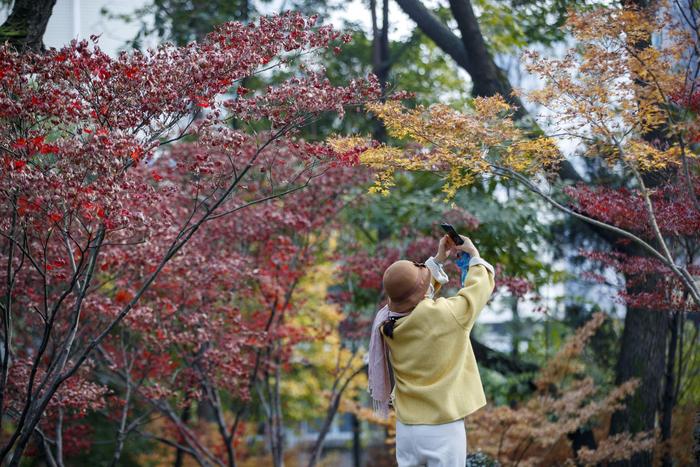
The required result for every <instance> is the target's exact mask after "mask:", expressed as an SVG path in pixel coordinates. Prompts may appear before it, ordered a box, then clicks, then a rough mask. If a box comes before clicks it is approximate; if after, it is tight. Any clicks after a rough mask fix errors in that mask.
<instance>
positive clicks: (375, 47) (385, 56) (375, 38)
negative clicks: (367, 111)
mask: <svg viewBox="0 0 700 467" xmlns="http://www.w3.org/2000/svg"><path fill="white" fill-rule="evenodd" d="M370 13H371V16H372V72H373V73H374V74H375V75H376V76H377V79H378V80H379V84H380V86H381V87H382V94H383V93H384V91H386V84H387V81H388V79H389V70H390V69H391V62H390V60H389V0H382V25H381V27H379V18H378V15H377V0H370ZM373 136H374V139H376V140H377V141H382V142H385V141H386V128H384V124H383V123H382V122H381V121H380V120H379V119H377V118H375V119H374V130H373Z"/></svg>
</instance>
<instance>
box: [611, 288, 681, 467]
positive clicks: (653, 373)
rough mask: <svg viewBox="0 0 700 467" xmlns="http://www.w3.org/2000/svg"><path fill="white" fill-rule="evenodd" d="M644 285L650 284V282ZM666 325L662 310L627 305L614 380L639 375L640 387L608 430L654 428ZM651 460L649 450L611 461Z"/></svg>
mask: <svg viewBox="0 0 700 467" xmlns="http://www.w3.org/2000/svg"><path fill="white" fill-rule="evenodd" d="M645 285H646V286H647V287H653V282H647V284H645ZM639 290H640V289H639V288H637V287H635V288H634V289H633V290H629V289H628V292H629V293H635V292H639ZM667 329H668V314H667V313H666V312H664V311H663V310H659V311H650V310H645V309H638V308H628V309H627V315H626V317H625V330H624V331H623V334H622V342H621V345H620V354H619V358H618V362H617V370H616V381H615V382H616V383H617V384H622V383H624V382H625V381H627V380H629V379H631V378H638V379H639V387H638V388H637V391H636V392H635V393H634V394H633V395H632V396H631V397H630V398H628V399H627V401H626V405H625V408H624V409H622V410H619V411H617V412H615V413H614V414H613V416H612V420H611V423H610V433H611V434H617V433H623V432H630V433H639V432H642V431H648V430H651V429H653V428H654V422H655V420H656V410H657V408H658V404H659V394H660V391H661V381H662V378H661V375H663V373H664V357H665V354H666V332H667ZM652 460H653V459H652V454H651V453H650V452H645V453H641V454H637V455H635V456H634V457H633V458H632V459H630V460H629V461H624V462H619V463H616V464H614V465H616V466H620V467H621V466H634V467H644V466H651V465H652Z"/></svg>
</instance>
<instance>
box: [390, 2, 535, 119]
mask: <svg viewBox="0 0 700 467" xmlns="http://www.w3.org/2000/svg"><path fill="white" fill-rule="evenodd" d="M396 3H398V4H399V6H400V7H401V9H402V10H403V11H404V12H405V13H406V14H407V15H408V16H409V17H410V18H411V19H412V20H413V21H415V23H416V24H417V25H418V27H419V28H420V30H421V31H423V33H424V34H425V35H426V36H428V37H429V38H430V39H431V40H432V41H433V42H435V44H436V45H437V46H438V47H440V48H441V49H442V50H443V52H445V53H446V54H447V55H449V56H450V57H452V59H453V60H454V61H455V62H457V64H458V65H459V66H460V67H462V68H464V69H465V70H466V71H467V73H469V76H471V78H472V85H473V87H472V95H474V96H483V97H487V96H493V95H495V94H500V95H501V96H503V98H504V99H505V100H506V101H507V102H509V103H510V104H511V105H513V106H514V107H515V116H516V117H517V118H521V117H524V116H525V115H527V111H526V110H525V108H524V107H523V103H522V102H521V101H520V99H519V98H517V97H516V96H514V95H513V87H512V86H511V84H510V81H508V78H507V76H506V75H505V74H504V73H503V71H502V70H501V69H500V68H498V66H497V65H496V63H495V62H494V61H493V57H492V56H491V54H490V53H489V51H488V49H487V47H486V43H485V41H484V37H483V35H482V34H481V30H480V29H479V23H478V22H477V20H476V16H475V15H474V11H473V10H472V7H471V4H470V3H469V2H468V1H467V0H450V7H451V9H452V14H453V15H454V17H455V19H456V20H457V24H458V26H459V29H460V33H461V34H462V37H461V38H459V37H457V36H456V35H455V34H454V33H453V32H452V31H451V30H450V28H449V27H447V26H446V25H445V24H443V23H442V21H440V19H439V18H438V17H437V16H436V15H434V14H433V13H432V12H431V11H430V10H428V9H427V8H426V7H425V5H423V3H421V1H420V0H396Z"/></svg>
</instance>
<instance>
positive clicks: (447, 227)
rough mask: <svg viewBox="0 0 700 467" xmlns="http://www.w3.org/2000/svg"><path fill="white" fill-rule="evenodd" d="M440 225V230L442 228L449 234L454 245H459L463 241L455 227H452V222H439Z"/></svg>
mask: <svg viewBox="0 0 700 467" xmlns="http://www.w3.org/2000/svg"><path fill="white" fill-rule="evenodd" d="M440 227H442V230H444V231H445V233H446V234H447V235H449V236H450V238H451V239H452V241H453V242H454V244H455V245H461V244H463V243H464V240H463V239H462V237H460V235H459V234H458V233H457V231H456V230H455V228H454V227H452V224H440Z"/></svg>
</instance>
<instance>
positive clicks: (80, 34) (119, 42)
mask: <svg viewBox="0 0 700 467" xmlns="http://www.w3.org/2000/svg"><path fill="white" fill-rule="evenodd" d="M145 3H146V0H114V1H108V0H57V2H56V5H55V6H54V8H53V14H52V15H51V18H50V19H49V24H48V26H47V28H46V34H44V44H45V45H46V47H56V48H59V47H61V46H63V45H65V44H67V43H68V42H70V41H71V39H74V38H80V39H87V38H89V37H90V35H91V34H96V35H100V41H99V45H100V48H101V49H102V50H104V51H105V52H107V53H108V54H110V55H112V56H113V55H115V54H116V53H117V51H119V50H120V49H121V48H123V46H124V44H125V43H126V41H127V40H129V39H132V38H133V37H134V36H135V35H136V32H137V31H138V24H136V23H125V22H124V21H121V20H110V19H108V18H107V17H105V16H104V15H102V14H101V10H102V8H105V7H106V8H108V9H109V10H110V11H111V12H112V13H131V12H133V11H134V10H135V9H136V8H138V7H140V6H142V5H144V4H145ZM8 14H9V11H2V12H0V22H2V21H4V20H5V18H7V15H8Z"/></svg>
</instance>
